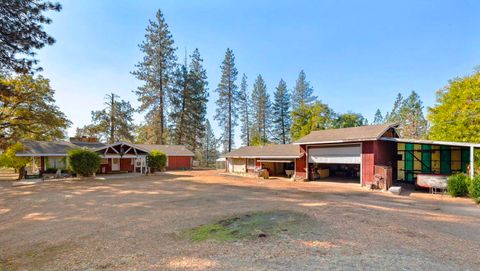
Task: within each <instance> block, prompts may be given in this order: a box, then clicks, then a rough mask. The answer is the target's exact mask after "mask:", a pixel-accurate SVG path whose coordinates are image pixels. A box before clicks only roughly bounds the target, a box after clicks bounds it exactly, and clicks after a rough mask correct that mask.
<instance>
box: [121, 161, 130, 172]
mask: <svg viewBox="0 0 480 271" xmlns="http://www.w3.org/2000/svg"><path fill="white" fill-rule="evenodd" d="M120 171H128V172H133V165H132V159H131V158H121V159H120Z"/></svg>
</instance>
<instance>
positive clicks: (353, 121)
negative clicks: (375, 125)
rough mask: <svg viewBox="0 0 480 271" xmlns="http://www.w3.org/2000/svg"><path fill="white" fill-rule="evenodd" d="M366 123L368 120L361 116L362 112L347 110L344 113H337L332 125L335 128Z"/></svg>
mask: <svg viewBox="0 0 480 271" xmlns="http://www.w3.org/2000/svg"><path fill="white" fill-rule="evenodd" d="M367 124H368V121H367V119H366V118H364V117H363V116H362V114H359V113H352V112H348V113H345V114H339V115H338V116H337V117H336V119H335V121H334V124H333V126H334V127H335V128H348V127H357V126H363V125H367Z"/></svg>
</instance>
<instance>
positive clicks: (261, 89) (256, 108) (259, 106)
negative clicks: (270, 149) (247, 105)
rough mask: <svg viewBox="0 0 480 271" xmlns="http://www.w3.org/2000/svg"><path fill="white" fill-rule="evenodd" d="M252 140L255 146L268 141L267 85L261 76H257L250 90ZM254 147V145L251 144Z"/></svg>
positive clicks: (269, 122)
mask: <svg viewBox="0 0 480 271" xmlns="http://www.w3.org/2000/svg"><path fill="white" fill-rule="evenodd" d="M252 112H253V114H252V116H253V122H252V127H253V133H252V134H253V138H254V139H256V140H253V141H255V144H256V145H258V144H261V145H263V144H266V143H268V142H269V141H270V130H271V123H272V122H271V102H270V95H268V93H267V85H266V84H265V81H264V80H263V77H262V75H260V74H259V75H258V76H257V79H256V80H255V83H254V84H253V90H252ZM252 145H254V144H252Z"/></svg>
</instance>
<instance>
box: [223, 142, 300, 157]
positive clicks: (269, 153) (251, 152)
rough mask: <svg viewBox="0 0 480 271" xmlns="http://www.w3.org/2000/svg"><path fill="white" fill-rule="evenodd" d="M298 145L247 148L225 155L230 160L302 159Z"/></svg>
mask: <svg viewBox="0 0 480 271" xmlns="http://www.w3.org/2000/svg"><path fill="white" fill-rule="evenodd" d="M302 155H303V154H302V153H301V151H300V147H299V146H298V145H293V144H286V145H265V146H245V147H241V148H239V149H236V150H233V151H231V152H229V153H226V154H225V157H229V158H299V157H302Z"/></svg>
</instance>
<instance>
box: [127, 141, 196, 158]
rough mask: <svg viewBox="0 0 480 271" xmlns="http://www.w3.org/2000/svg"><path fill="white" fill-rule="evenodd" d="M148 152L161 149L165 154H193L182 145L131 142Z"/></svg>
mask: <svg viewBox="0 0 480 271" xmlns="http://www.w3.org/2000/svg"><path fill="white" fill-rule="evenodd" d="M133 145H135V146H137V147H139V148H141V149H144V150H147V151H149V152H151V151H153V150H157V151H161V152H163V153H165V154H166V155H167V156H195V155H194V154H193V152H191V151H190V150H188V149H187V148H186V147H185V146H183V145H154V144H133Z"/></svg>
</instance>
